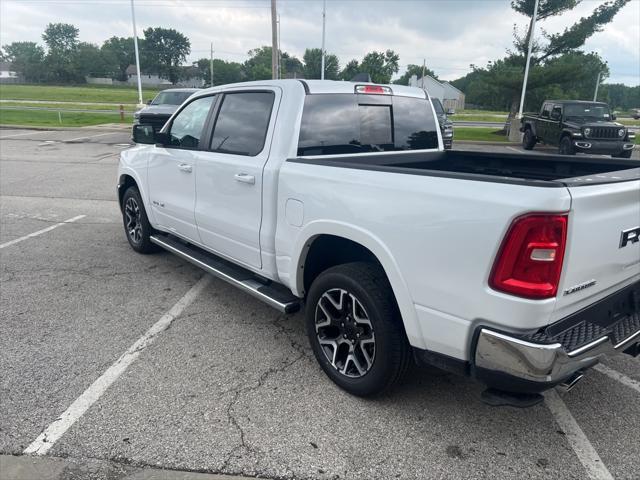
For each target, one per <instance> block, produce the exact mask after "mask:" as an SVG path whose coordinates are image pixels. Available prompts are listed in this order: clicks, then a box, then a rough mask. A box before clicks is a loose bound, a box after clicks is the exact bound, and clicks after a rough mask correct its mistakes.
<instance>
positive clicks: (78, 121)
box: [0, 108, 133, 127]
mask: <svg viewBox="0 0 640 480" xmlns="http://www.w3.org/2000/svg"><path fill="white" fill-rule="evenodd" d="M125 118H126V119H125V121H124V123H127V124H130V123H131V122H132V120H133V116H130V115H129V116H127V117H125ZM102 123H120V117H119V116H118V115H110V114H105V113H62V123H60V121H59V118H58V112H47V111H44V112H42V111H40V112H38V111H24V110H2V109H1V108H0V125H25V126H27V125H28V126H38V127H85V126H89V125H100V124H102Z"/></svg>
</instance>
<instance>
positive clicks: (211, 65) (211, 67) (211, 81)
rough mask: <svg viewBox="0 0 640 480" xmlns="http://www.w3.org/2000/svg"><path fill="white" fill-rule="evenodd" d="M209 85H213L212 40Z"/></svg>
mask: <svg viewBox="0 0 640 480" xmlns="http://www.w3.org/2000/svg"><path fill="white" fill-rule="evenodd" d="M209 86H210V87H213V42H211V53H210V54H209Z"/></svg>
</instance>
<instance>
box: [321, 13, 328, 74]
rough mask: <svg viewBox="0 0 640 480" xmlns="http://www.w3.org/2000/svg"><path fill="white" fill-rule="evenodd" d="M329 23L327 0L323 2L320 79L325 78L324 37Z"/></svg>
mask: <svg viewBox="0 0 640 480" xmlns="http://www.w3.org/2000/svg"><path fill="white" fill-rule="evenodd" d="M326 23H327V0H323V2H322V57H321V58H322V60H321V61H320V80H324V38H325V26H326Z"/></svg>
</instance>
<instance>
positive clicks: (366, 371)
mask: <svg viewBox="0 0 640 480" xmlns="http://www.w3.org/2000/svg"><path fill="white" fill-rule="evenodd" d="M354 305H355V308H354ZM340 307H342V308H340ZM305 323H306V328H307V335H308V337H309V341H310V343H311V348H312V349H313V353H314V354H315V356H316V359H317V360H318V362H319V363H320V366H321V367H322V369H323V370H324V372H325V373H326V374H327V376H328V377H329V378H330V379H331V380H332V381H333V382H334V383H335V384H336V385H338V386H339V387H340V388H342V389H344V390H346V391H347V392H349V393H351V394H353V395H357V396H361V397H366V396H372V395H376V394H379V393H382V392H384V391H385V390H388V389H389V388H391V387H392V386H393V385H394V384H395V383H396V382H398V381H399V380H400V379H401V378H402V377H403V376H404V374H405V373H406V371H407V368H408V366H409V364H410V362H411V358H412V357H411V347H410V346H409V342H408V340H407V337H406V334H405V332H404V327H403V325H402V319H401V317H400V313H399V311H398V308H397V306H396V303H395V299H394V297H393V292H392V290H391V285H389V281H388V280H387V277H386V276H385V274H384V272H383V270H382V269H381V268H380V267H379V266H376V265H373V264H369V263H360V262H358V263H347V264H343V265H338V266H336V267H332V268H329V269H328V270H325V271H324V272H322V273H321V274H320V275H319V276H318V277H317V278H316V279H315V281H314V282H313V284H312V285H311V289H310V290H309V295H308V296H307V302H306V313H305ZM321 342H322V343H321Z"/></svg>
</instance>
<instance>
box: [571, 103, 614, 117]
mask: <svg viewBox="0 0 640 480" xmlns="http://www.w3.org/2000/svg"><path fill="white" fill-rule="evenodd" d="M564 116H565V117H566V118H568V117H574V118H590V119H594V120H604V121H608V120H609V119H610V118H611V115H610V114H609V107H608V106H607V105H602V104H598V103H574V104H569V105H565V107H564Z"/></svg>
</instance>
